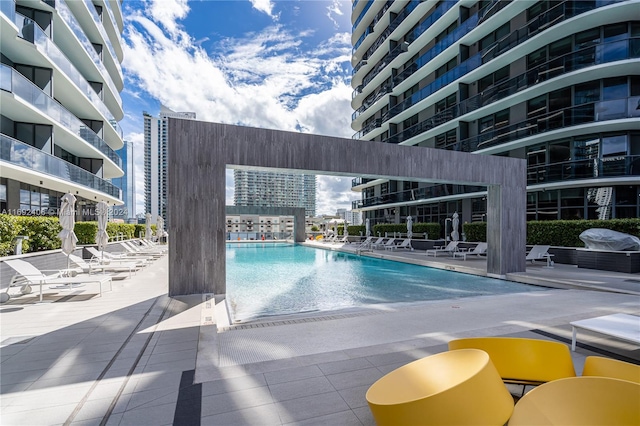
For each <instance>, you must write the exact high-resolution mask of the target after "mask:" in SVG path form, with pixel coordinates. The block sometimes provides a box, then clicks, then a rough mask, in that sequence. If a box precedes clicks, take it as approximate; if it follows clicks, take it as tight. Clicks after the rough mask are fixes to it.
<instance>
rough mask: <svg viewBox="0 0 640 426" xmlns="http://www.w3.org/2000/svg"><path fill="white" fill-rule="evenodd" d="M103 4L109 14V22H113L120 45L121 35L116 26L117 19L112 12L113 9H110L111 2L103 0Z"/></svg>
mask: <svg viewBox="0 0 640 426" xmlns="http://www.w3.org/2000/svg"><path fill="white" fill-rule="evenodd" d="M104 4H105V6H106V7H107V13H108V14H109V18H110V19H111V23H112V24H113V28H114V30H115V33H116V38H117V39H118V43H120V46H122V36H121V35H120V29H119V28H118V21H116V16H115V15H114V14H113V10H111V3H109V0H104Z"/></svg>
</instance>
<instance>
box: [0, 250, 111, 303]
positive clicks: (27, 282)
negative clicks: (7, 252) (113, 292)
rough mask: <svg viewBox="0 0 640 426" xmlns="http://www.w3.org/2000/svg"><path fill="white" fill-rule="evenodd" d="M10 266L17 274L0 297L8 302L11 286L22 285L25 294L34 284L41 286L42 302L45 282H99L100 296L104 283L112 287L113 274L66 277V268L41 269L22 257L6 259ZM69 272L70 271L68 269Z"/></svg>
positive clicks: (63, 283) (69, 283) (68, 283)
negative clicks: (21, 258) (46, 273)
mask: <svg viewBox="0 0 640 426" xmlns="http://www.w3.org/2000/svg"><path fill="white" fill-rule="evenodd" d="M4 263H6V264H7V265H8V266H10V267H11V268H12V269H13V270H14V271H16V274H15V275H14V276H13V277H12V278H11V283H10V284H9V287H7V290H6V292H5V294H4V295H2V297H1V298H0V300H1V301H3V302H6V301H7V300H9V299H10V298H11V295H10V294H9V289H10V288H11V287H17V286H20V287H21V291H22V293H23V294H28V293H31V286H32V285H39V286H40V301H41V302H42V286H43V285H44V284H58V285H72V284H87V283H98V284H99V285H100V296H102V284H104V283H107V282H108V283H109V288H110V289H111V288H112V287H111V276H110V275H89V276H83V277H79V276H76V277H71V276H70V277H65V276H64V274H65V270H57V271H56V270H43V271H41V270H39V269H38V268H36V267H35V266H33V265H32V264H31V263H29V262H26V261H24V260H20V259H13V260H5V261H4ZM45 272H54V273H53V274H50V275H45V274H44V273H45ZM67 272H68V271H67Z"/></svg>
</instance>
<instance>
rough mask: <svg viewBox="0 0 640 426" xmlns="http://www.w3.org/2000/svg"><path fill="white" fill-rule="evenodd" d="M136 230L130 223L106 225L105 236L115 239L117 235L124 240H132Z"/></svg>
mask: <svg viewBox="0 0 640 426" xmlns="http://www.w3.org/2000/svg"><path fill="white" fill-rule="evenodd" d="M135 230H136V225H134V224H131V223H115V222H109V223H107V234H109V237H110V238H113V239H115V238H116V237H117V236H118V235H120V234H121V235H122V236H123V238H124V239H125V240H130V239H131V238H133V236H134V234H135Z"/></svg>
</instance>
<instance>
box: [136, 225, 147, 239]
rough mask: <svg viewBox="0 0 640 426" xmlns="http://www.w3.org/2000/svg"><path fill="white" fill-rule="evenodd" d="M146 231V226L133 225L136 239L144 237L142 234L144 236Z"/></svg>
mask: <svg viewBox="0 0 640 426" xmlns="http://www.w3.org/2000/svg"><path fill="white" fill-rule="evenodd" d="M144 230H145V226H144V225H139V224H134V225H133V236H134V237H135V238H140V237H141V236H142V234H144Z"/></svg>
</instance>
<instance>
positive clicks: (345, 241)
mask: <svg viewBox="0 0 640 426" xmlns="http://www.w3.org/2000/svg"><path fill="white" fill-rule="evenodd" d="M333 243H336V244H337V243H343V244H349V237H348V236H347V235H345V236H344V237H342V238H336V239H335V240H333Z"/></svg>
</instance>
